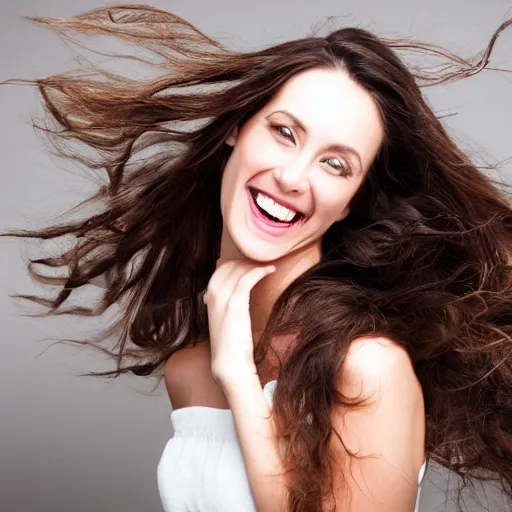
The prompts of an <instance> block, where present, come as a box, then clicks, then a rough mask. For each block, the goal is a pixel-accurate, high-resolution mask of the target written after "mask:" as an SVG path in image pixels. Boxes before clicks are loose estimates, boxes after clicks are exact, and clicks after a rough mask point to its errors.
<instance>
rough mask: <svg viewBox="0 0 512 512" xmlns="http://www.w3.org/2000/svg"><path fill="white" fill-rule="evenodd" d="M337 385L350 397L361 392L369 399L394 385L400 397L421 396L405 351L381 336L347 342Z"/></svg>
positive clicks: (415, 397)
mask: <svg viewBox="0 0 512 512" xmlns="http://www.w3.org/2000/svg"><path fill="white" fill-rule="evenodd" d="M341 385H342V386H343V389H344V391H345V392H346V393H349V394H350V395H353V396H360V395H359V394H360V393H362V395H363V396H364V397H365V398H369V399H370V400H371V397H372V396H373V397H374V398H375V399H378V398H379V396H382V394H383V393H384V394H385V393H387V392H388V391H389V390H390V389H393V388H395V387H398V388H400V390H401V393H402V395H403V398H406V397H407V396H409V397H410V399H411V400H416V399H420V398H421V397H422V396H423V395H422V391H421V385H420V383H419V381H418V379H417V377H416V374H415V372H414V368H413V365H412V361H411V359H410V357H409V354H408V353H407V351H406V350H405V349H404V348H403V347H401V346H400V345H398V344H397V343H395V342H393V341H391V340H390V339H388V338H383V337H364V338H358V339H356V340H354V341H353V342H352V343H351V345H350V347H349V349H348V352H347V356H346V358H345V362H344V367H343V380H342V382H341ZM393 391H394V392H396V389H393ZM393 394H394V393H393Z"/></svg>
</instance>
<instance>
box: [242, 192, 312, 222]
mask: <svg viewBox="0 0 512 512" xmlns="http://www.w3.org/2000/svg"><path fill="white" fill-rule="evenodd" d="M250 189H252V190H254V191H256V192H261V193H262V194H263V195H265V196H267V197H270V199H272V201H274V202H276V203H277V204H280V205H282V206H284V207H285V208H288V210H292V211H293V212H298V213H300V214H301V215H302V216H303V217H306V214H305V213H304V212H303V211H302V210H301V209H300V208H297V207H296V206H295V205H293V204H291V203H289V202H287V201H282V200H281V199H278V198H277V197H275V196H274V195H272V194H269V193H268V192H265V191H264V190H260V189H259V188H256V187H249V190H250Z"/></svg>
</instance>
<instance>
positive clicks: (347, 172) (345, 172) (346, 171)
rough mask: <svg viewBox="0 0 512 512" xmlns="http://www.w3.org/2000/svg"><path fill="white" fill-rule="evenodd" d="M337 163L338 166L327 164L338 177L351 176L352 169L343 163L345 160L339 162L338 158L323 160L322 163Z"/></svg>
mask: <svg viewBox="0 0 512 512" xmlns="http://www.w3.org/2000/svg"><path fill="white" fill-rule="evenodd" d="M329 161H330V162H338V165H336V164H334V165H332V164H328V165H329V166H330V167H332V169H334V171H335V173H336V174H337V175H338V176H346V177H348V176H352V169H351V168H350V166H349V165H348V164H347V163H346V162H345V160H340V159H339V158H327V159H326V160H324V162H329Z"/></svg>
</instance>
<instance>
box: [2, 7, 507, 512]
mask: <svg viewBox="0 0 512 512" xmlns="http://www.w3.org/2000/svg"><path fill="white" fill-rule="evenodd" d="M34 21H36V22H37V23H39V24H42V25H44V26H46V27H48V28H50V29H52V30H54V31H56V32H57V33H59V34H61V35H63V36H64V37H68V38H69V37H70V35H71V34H73V33H83V34H110V35H113V36H116V37H118V38H121V39H123V40H126V41H130V42H132V43H135V44H136V45H139V46H141V47H143V48H145V49H147V50H149V51H153V52H154V55H155V56H156V57H157V58H160V59H162V62H157V64H158V65H159V66H160V68H159V69H161V70H163V74H162V76H160V77H158V78H147V79H139V80H136V79H134V78H128V77H124V76H120V75H116V74H113V73H111V72H108V71H103V70H101V69H98V68H94V69H92V70H91V69H89V70H80V69H78V70H74V71H72V72H69V73H63V74H59V75H55V76H51V77H48V78H43V79H40V80H36V81H33V82H31V83H35V84H36V85H37V86H38V87H39V90H40V92H41V94H42V98H43V102H44V105H45V106H46V108H47V114H48V116H47V120H48V124H49V125H50V126H49V130H48V131H46V132H45V133H46V134H47V135H48V136H49V137H50V138H51V140H52V142H58V144H55V146H54V147H55V148H56V149H57V150H58V151H60V154H61V155H62V156H64V157H69V158H71V159H73V160H75V161H78V162H80V163H82V164H86V165H88V166H89V167H90V168H92V169H95V170H98V169H104V170H105V171H106V176H107V178H108V182H107V183H106V184H105V185H104V186H103V187H101V188H100V189H99V190H98V192H97V193H96V194H95V195H94V196H93V197H92V198H90V200H89V201H88V202H87V204H93V205H96V206H97V208H98V210H97V212H96V213H95V214H94V215H90V216H87V218H85V219H83V220H73V221H67V222H66V221H64V222H62V224H60V225H57V226H51V227H48V228H45V229H41V230H23V231H15V232H10V233H8V235H11V236H22V237H34V238H44V239H49V238H57V237H60V236H63V235H73V236H75V237H76V244H75V245H74V246H73V247H72V248H71V249H69V250H67V251H65V252H63V253H62V254H60V255H58V256H55V257H49V258H40V259H37V260H34V261H32V262H31V265H30V267H29V270H30V272H31V274H32V275H33V276H34V277H35V278H37V279H39V280H40V281H42V282H44V283H50V284H55V285H57V286H59V287H60V290H59V293H58V295H57V296H56V297H55V298H53V299H45V298H40V297H37V296H26V295H24V296H21V297H24V298H26V299H29V300H32V301H35V302H37V303H39V304H41V305H43V306H46V307H47V308H48V313H49V314H57V313H60V312H70V313H75V314H80V315H100V314H102V313H103V312H104V311H106V310H107V309H108V308H109V307H110V306H112V305H113V304H119V306H120V317H119V319H118V320H117V321H116V322H115V323H114V324H113V325H112V326H111V327H110V328H109V329H108V330H106V331H105V332H104V333H102V334H101V335H100V336H98V337H96V338H94V339H92V340H88V341H86V343H88V344H90V345H91V346H94V347H96V348H99V349H100V350H103V351H107V352H108V353H110V354H111V355H112V356H113V357H114V358H115V361H116V369H114V370H112V371H111V372H103V373H99V372H96V373H95V372H91V374H92V375H112V376H117V375H119V374H121V373H123V372H128V371H131V372H133V373H135V374H136V375H141V376H148V375H152V374H154V375H159V376H160V375H162V373H163V374H164V376H165V382H166V386H167V389H168V392H169V397H170V399H171V402H172V405H173V406H174V407H175V410H174V411H173V412H172V416H171V420H172V423H173V426H174V430H175V435H174V436H173V438H172V439H171V440H170V441H169V443H168V444H167V446H166V448H165V451H164V453H163V455H162V458H161V461H160V464H159V466H158V482H159V488H160V493H161V496H162V502H163V504H164V507H165V508H166V510H172V511H173V512H174V511H175V510H180V511H189V512H192V511H194V512H197V511H200V512H213V511H215V512H218V511H226V512H230V511H232V510H237V511H241V512H242V511H243V512H251V511H254V510H258V511H259V512H273V511H276V512H284V511H287V512H324V511H327V510H335V511H337V512H342V511H343V512H349V511H350V512H377V511H381V512H382V511H386V512H410V511H411V510H412V509H414V507H415V502H416V507H418V503H417V497H418V482H419V481H420V480H421V477H422V475H423V473H424V470H425V458H427V459H432V460H435V461H437V462H438V463H440V464H442V465H444V466H446V467H448V468H450V469H452V470H453V471H456V472H457V473H458V474H459V475H460V476H461V477H462V478H463V482H464V481H465V480H467V479H473V478H474V479H477V478H479V479H496V480H498V481H499V482H500V483H501V484H502V486H503V489H504V490H505V491H506V492H507V493H509V494H510V495H512V489H511V484H512V424H511V418H512V398H511V397H512V351H511V346H510V340H511V339H512V316H511V311H512V268H511V264H510V263H511V252H512V211H511V207H510V197H509V195H508V194H506V192H505V187H503V188H501V187H499V186H498V185H497V183H495V182H493V180H492V179H491V178H489V177H488V176H486V175H485V174H483V173H482V172H481V171H480V170H479V169H478V168H477V167H476V165H475V163H474V162H472V161H471V160H470V158H469V157H468V156H467V155H465V154H464V153H463V152H462V151H461V150H460V149H459V148H458V147H457V146H456V145H455V143H454V142H453V141H452V140H451V139H450V137H449V136H448V135H447V133H446V131H445V129H444V128H443V126H442V124H441V122H440V121H439V119H437V118H436V116H435V115H434V113H433V112H432V110H431V109H430V107H429V106H428V105H427V103H426V102H425V100H424V98H423V96H422V94H421V90H420V86H422V85H433V84H436V83H448V82H450V81H454V80H457V79H460V78H464V77H467V76H470V75H474V74H476V73H478V72H480V71H482V70H484V69H485V68H486V67H487V66H488V65H489V62H490V54H491V50H492V47H493V45H494V44H495V42H496V39H497V37H498V35H499V34H500V33H501V32H502V31H503V30H504V29H505V28H507V27H508V26H509V25H511V24H512V20H509V21H506V22H504V23H503V24H502V25H501V26H500V27H498V28H497V30H496V32H495V33H494V34H493V37H492V38H491V41H490V43H489V45H488V47H487V48H486V50H485V51H484V52H482V54H481V58H480V59H479V60H475V61H471V60H468V59H462V58H460V57H458V56H456V55H453V54H451V53H449V52H447V51H446V50H443V49H441V48H439V47H437V46H434V45H430V44H427V43H421V44H420V43H418V42H417V41H407V40H405V39H385V38H379V37H377V36H376V35H373V34H371V33H369V32H368V31H365V30H362V29H359V28H350V27H347V28H342V29H339V30H336V31H333V32H331V33H330V34H328V35H327V36H325V37H316V36H315V37H306V38H304V39H299V40H296V41H289V42H285V43H282V44H279V45H276V46H272V47H269V48H266V49H263V50H258V51H253V52H235V51H231V50H228V49H226V48H224V47H223V46H222V45H220V44H219V43H218V42H216V41H214V40H212V39H210V38H208V37H207V36H205V35H204V34H202V33H201V32H200V31H198V30H197V29H196V28H195V27H193V26H192V25H190V24H189V23H188V22H186V21H185V20H183V19H181V18H179V17H178V16H175V15H173V14H171V13H168V12H165V11H162V10H159V9H156V8H152V7H148V6H145V5H141V6H137V5H135V6H113V7H106V8H100V9H96V10H94V11H90V12H87V13H84V14H81V15H78V16H75V17H72V18H68V19H39V18H38V19H34ZM402 50H414V51H418V50H423V51H424V52H425V53H426V54H429V53H433V54H436V55H437V56H438V57H439V58H441V59H442V60H443V62H442V66H441V67H440V68H439V69H441V71H440V72H439V73H435V72H430V71H427V70H425V71H421V70H418V68H414V71H413V70H412V69H409V68H408V67H407V66H406V65H405V64H404V62H402V61H401V60H400V58H399V55H398V53H399V52H400V51H402ZM125 57H126V56H125ZM134 58H135V57H134ZM136 58H137V59H139V58H140V57H136ZM148 63H149V64H155V62H154V61H151V59H148ZM14 82H16V81H15V80H13V81H11V82H10V83H14ZM18 82H22V83H24V82H26V81H18ZM29 82H30V81H29ZM188 86H190V87H192V89H193V87H194V86H201V89H200V91H199V92H197V91H195V90H192V91H190V90H184V89H185V88H187V87H188ZM208 86H215V87H212V88H209V87H208ZM189 121H194V122H200V125H199V126H197V125H195V127H194V128H193V129H191V130H183V129H182V124H181V123H182V122H185V123H186V122H189ZM74 142H78V143H79V144H78V145H77V146H76V147H75V146H74V145H73V143H74ZM84 147H86V148H87V150H86V151H84ZM145 150H150V151H149V153H150V154H149V156H148V154H147V153H144V158H141V153H142V152H143V151H145ZM34 264H38V265H40V266H42V267H45V266H46V267H48V268H53V267H63V268H66V269H67V270H68V275H67V277H65V278H55V277H48V276H47V275H45V273H44V272H42V271H41V270H38V269H36V268H35V267H34ZM101 277H102V278H104V286H105V291H104V295H103V296H102V300H101V302H100V304H99V305H96V306H92V307H91V308H86V307H76V308H69V309H65V307H64V303H65V302H66V301H67V299H68V298H69V296H70V294H71V292H72V291H73V290H74V289H78V288H80V287H82V286H85V285H87V284H91V283H95V282H97V280H98V279H99V278H101ZM113 334H118V339H117V343H116V344H115V346H114V347H108V346H105V345H104V344H102V343H105V342H106V340H107V339H111V338H112V335H113ZM226 482H228V483H229V485H226ZM416 509H417V508H416Z"/></svg>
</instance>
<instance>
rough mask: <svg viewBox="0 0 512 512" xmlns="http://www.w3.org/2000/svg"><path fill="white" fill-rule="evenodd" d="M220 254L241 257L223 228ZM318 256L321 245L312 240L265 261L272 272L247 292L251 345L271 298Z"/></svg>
mask: <svg viewBox="0 0 512 512" xmlns="http://www.w3.org/2000/svg"><path fill="white" fill-rule="evenodd" d="M220 257H221V259H223V260H229V259H243V258H245V256H244V255H243V254H242V253H241V252H240V250H239V249H238V247H236V246H235V244H234V243H233V241H232V240H231V238H230V237H229V235H228V234H227V233H226V230H225V229H224V230H223V232H222V240H221V251H220ZM320 257H321V247H320V244H318V243H316V244H311V245H308V246H306V247H303V248H301V249H299V250H297V251H294V252H291V253H289V254H286V255H285V256H283V257H282V258H279V259H277V260H273V261H267V262H265V263H267V264H272V265H275V267H276V271H275V272H273V273H272V274H269V275H268V276H267V277H265V278H264V279H262V280H261V281H260V282H259V283H257V284H256V286H255V287H254V288H253V289H252V291H251V299H250V305H249V312H250V316H251V326H252V333H253V339H254V343H255V344H257V342H258V339H259V337H260V334H261V332H262V331H263V329H264V328H265V325H266V324H267V320H268V317H269V315H270V312H271V311H272V308H273V306H274V303H275V301H276V300H277V299H278V297H279V296H280V295H281V293H282V292H283V291H284V290H285V289H286V288H287V287H288V285H289V284H290V283H292V281H294V280H295V279H296V278H297V277H299V276H300V275H301V274H303V273H304V272H306V271H307V270H308V269H310V268H311V267H312V266H313V265H315V264H316V263H318V262H319V261H320Z"/></svg>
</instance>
